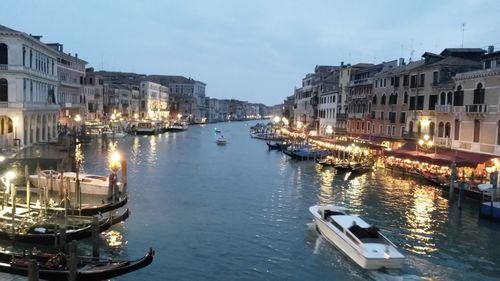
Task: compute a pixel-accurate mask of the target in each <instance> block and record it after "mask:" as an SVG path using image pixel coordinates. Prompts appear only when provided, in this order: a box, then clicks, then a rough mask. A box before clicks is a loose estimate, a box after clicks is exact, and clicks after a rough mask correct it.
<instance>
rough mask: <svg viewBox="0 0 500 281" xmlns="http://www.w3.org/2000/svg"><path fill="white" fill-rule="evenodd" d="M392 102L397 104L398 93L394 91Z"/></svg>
mask: <svg viewBox="0 0 500 281" xmlns="http://www.w3.org/2000/svg"><path fill="white" fill-rule="evenodd" d="M392 104H398V93H394V97H393V100H392Z"/></svg>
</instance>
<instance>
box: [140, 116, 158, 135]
mask: <svg viewBox="0 0 500 281" xmlns="http://www.w3.org/2000/svg"><path fill="white" fill-rule="evenodd" d="M163 127H164V125H163V124H162V122H157V121H153V120H143V121H139V122H138V123H137V126H136V127H135V133H136V134H137V135H156V134H159V133H161V132H162V130H163Z"/></svg>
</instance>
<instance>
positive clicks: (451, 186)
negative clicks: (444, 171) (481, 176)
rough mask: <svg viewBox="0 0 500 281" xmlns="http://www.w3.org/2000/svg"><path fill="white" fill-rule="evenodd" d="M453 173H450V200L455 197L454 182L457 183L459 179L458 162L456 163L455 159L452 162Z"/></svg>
mask: <svg viewBox="0 0 500 281" xmlns="http://www.w3.org/2000/svg"><path fill="white" fill-rule="evenodd" d="M450 169H451V175H450V195H449V197H450V200H451V198H452V197H453V189H454V184H455V180H456V179H457V164H456V163H455V161H453V163H451V167H450Z"/></svg>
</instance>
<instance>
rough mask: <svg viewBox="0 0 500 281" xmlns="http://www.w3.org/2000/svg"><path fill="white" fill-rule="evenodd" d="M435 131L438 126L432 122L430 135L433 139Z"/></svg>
mask: <svg viewBox="0 0 500 281" xmlns="http://www.w3.org/2000/svg"><path fill="white" fill-rule="evenodd" d="M435 129H436V124H434V122H431V124H430V125H429V135H431V138H433V137H434V131H435Z"/></svg>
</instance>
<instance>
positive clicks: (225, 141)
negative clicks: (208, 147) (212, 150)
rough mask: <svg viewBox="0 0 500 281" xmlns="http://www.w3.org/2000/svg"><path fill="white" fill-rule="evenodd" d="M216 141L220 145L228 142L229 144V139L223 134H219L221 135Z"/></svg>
mask: <svg viewBox="0 0 500 281" xmlns="http://www.w3.org/2000/svg"><path fill="white" fill-rule="evenodd" d="M216 143H217V144H218V145H226V144H227V139H226V138H225V137H224V136H222V135H221V136H219V137H218V138H217V141H216Z"/></svg>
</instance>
